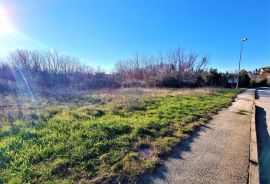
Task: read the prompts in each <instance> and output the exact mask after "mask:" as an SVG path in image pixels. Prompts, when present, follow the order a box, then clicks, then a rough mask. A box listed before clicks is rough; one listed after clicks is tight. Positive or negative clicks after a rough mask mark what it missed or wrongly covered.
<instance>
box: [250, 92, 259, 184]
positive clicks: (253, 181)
mask: <svg viewBox="0 0 270 184" xmlns="http://www.w3.org/2000/svg"><path fill="white" fill-rule="evenodd" d="M255 94H256V91H255ZM255 116H256V105H255V99H254V100H253V105H252V112H251V121H250V142H249V180H248V183H249V184H259V183H260V182H259V161H258V147H257V133H256V117H255Z"/></svg>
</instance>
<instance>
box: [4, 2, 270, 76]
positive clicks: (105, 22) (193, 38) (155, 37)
mask: <svg viewBox="0 0 270 184" xmlns="http://www.w3.org/2000/svg"><path fill="white" fill-rule="evenodd" d="M1 12H2V13H1ZM1 17H2V18H1ZM241 37H247V38H248V41H247V42H245V44H244V50H243V60H242V67H243V68H246V69H248V70H253V69H255V68H259V67H262V66H269V65H270V1H269V0H0V55H2V56H3V55H5V54H6V53H7V52H9V51H10V50H14V49H16V48H28V49H55V50H58V51H59V52H62V53H66V54H70V55H73V56H77V57H79V58H81V60H82V61H83V62H87V63H88V64H90V65H93V66H98V65H99V66H101V67H102V68H105V69H107V70H109V69H111V68H113V66H114V64H115V62H117V61H118V60H121V59H126V58H128V57H132V56H133V55H134V54H135V53H142V54H147V55H151V54H155V53H160V52H164V51H166V50H168V49H170V48H176V47H178V46H180V47H182V48H185V49H186V50H187V51H193V52H196V53H198V54H201V55H208V56H210V63H209V65H208V67H215V68H218V69H219V70H222V71H225V70H230V71H232V70H235V69H237V62H238V58H239V49H240V39H241Z"/></svg>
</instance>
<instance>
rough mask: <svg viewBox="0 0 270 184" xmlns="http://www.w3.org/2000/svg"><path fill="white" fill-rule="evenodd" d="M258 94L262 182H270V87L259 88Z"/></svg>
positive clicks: (258, 133) (257, 126)
mask: <svg viewBox="0 0 270 184" xmlns="http://www.w3.org/2000/svg"><path fill="white" fill-rule="evenodd" d="M256 96H257V99H256V129H257V137H258V150H259V172H260V182H261V183H262V184H265V183H270V137H269V135H270V88H261V89H259V90H257V95H256Z"/></svg>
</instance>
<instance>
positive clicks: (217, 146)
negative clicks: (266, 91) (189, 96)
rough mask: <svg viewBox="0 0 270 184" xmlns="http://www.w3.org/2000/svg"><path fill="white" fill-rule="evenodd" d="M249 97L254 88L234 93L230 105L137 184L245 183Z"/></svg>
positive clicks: (248, 134)
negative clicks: (235, 95) (234, 95)
mask: <svg viewBox="0 0 270 184" xmlns="http://www.w3.org/2000/svg"><path fill="white" fill-rule="evenodd" d="M253 100H254V90H247V91H245V92H243V93H242V94H240V95H238V97H237V99H236V101H235V102H234V103H233V104H232V106H230V107H229V108H226V109H223V110H222V111H220V112H219V113H218V114H217V115H215V116H214V117H213V119H212V120H211V121H210V122H209V123H207V124H206V125H205V126H201V127H200V128H199V129H198V130H197V131H195V132H194V134H193V135H192V136H191V138H189V139H186V140H184V141H183V142H182V143H181V145H180V146H179V147H177V148H176V149H175V151H174V153H173V154H172V156H170V157H168V158H167V159H166V160H164V164H162V165H161V166H160V167H159V168H158V169H157V171H156V173H154V174H147V175H145V176H144V177H143V178H142V179H141V180H140V181H139V183H145V184H147V183H168V184H169V183H170V184H178V183H179V184H181V183H183V184H189V183H192V184H193V183H194V184H198V183H207V184H210V183H213V184H219V183H222V184H227V183H228V184H229V183H231V184H232V183H233V184H237V183H247V181H248V166H249V140H250V118H251V116H250V114H251V110H252V103H253Z"/></svg>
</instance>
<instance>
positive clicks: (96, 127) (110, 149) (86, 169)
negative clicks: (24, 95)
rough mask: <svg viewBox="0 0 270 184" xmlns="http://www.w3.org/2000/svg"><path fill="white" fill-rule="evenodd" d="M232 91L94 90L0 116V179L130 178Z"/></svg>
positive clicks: (227, 99) (213, 110)
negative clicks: (137, 94)
mask: <svg viewBox="0 0 270 184" xmlns="http://www.w3.org/2000/svg"><path fill="white" fill-rule="evenodd" d="M235 95H236V91H233V90H220V91H218V92H213V93H210V94H197V95H177V94H174V93H169V94H167V95H162V96H146V97H141V98H133V97H130V98H127V97H120V96H117V97H115V98H112V97H111V96H110V97H104V96H103V97H102V98H99V97H98V96H95V95H92V96H88V97H83V98H78V99H77V98H76V99H75V100H77V101H80V102H81V101H85V100H86V101H87V103H82V104H80V105H67V104H66V105H63V106H61V107H57V105H56V106H53V108H50V107H51V106H50V105H47V106H48V107H47V108H44V109H43V110H42V112H40V113H38V114H34V113H30V114H29V115H26V116H24V117H23V118H21V119H20V118H14V122H12V124H11V123H10V122H8V121H7V120H5V119H4V118H2V119H1V124H0V125H1V129H0V183H72V182H79V181H81V182H90V183H95V182H100V181H102V182H109V181H110V179H114V180H129V181H135V180H136V178H137V177H138V176H139V175H140V174H141V173H143V172H144V171H151V170H153V169H154V168H155V167H156V165H157V163H158V162H159V158H160V156H161V155H163V154H168V153H170V152H171V150H172V148H173V146H175V145H176V144H178V143H179V142H180V141H181V140H182V139H183V138H185V137H187V133H188V132H189V131H192V130H193V129H194V128H195V127H196V126H198V125H201V124H203V123H204V122H205V121H206V120H208V119H209V118H211V116H212V115H213V114H214V113H217V112H218V111H219V110H220V109H221V108H223V107H226V106H228V105H229V104H230V103H231V102H232V100H233V98H234V97H235ZM84 98H86V99H85V100H84ZM87 99H88V100H87ZM145 145H147V146H148V147H149V148H151V154H150V156H149V157H147V158H145V157H143V156H142V155H141V154H140V153H139V149H140V147H141V146H145Z"/></svg>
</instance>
